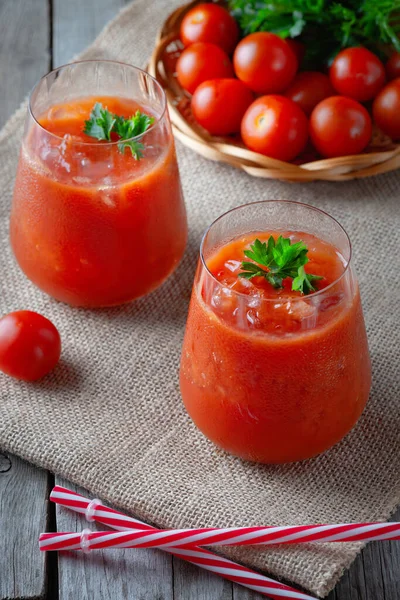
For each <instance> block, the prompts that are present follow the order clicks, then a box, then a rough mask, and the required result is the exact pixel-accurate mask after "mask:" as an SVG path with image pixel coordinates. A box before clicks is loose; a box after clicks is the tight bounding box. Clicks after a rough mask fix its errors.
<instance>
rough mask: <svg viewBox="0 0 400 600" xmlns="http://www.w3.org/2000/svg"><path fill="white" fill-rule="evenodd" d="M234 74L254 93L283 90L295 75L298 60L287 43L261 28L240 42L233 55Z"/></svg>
mask: <svg viewBox="0 0 400 600" xmlns="http://www.w3.org/2000/svg"><path fill="white" fill-rule="evenodd" d="M233 66H234V69H235V73H236V75H237V77H238V78H239V79H240V80H241V81H243V82H244V83H245V84H246V85H247V86H248V87H249V88H250V89H251V90H253V92H256V93H257V94H278V93H280V92H283V91H284V90H285V89H286V88H287V87H288V85H289V84H290V83H291V81H292V79H293V77H294V76H295V74H296V71H297V66H298V61H297V58H296V56H295V54H294V53H293V51H292V50H291V48H290V46H289V44H288V43H287V42H286V41H285V40H283V39H282V38H280V37H279V36H277V35H275V34H274V33H267V32H265V31H260V32H258V33H251V34H250V35H248V36H246V37H245V38H243V40H241V41H240V42H239V44H238V45H237V46H236V50H235V52H234V55H233Z"/></svg>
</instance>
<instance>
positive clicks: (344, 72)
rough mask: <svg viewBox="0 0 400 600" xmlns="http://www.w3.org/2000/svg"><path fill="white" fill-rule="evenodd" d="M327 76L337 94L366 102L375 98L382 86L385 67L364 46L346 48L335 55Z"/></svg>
mask: <svg viewBox="0 0 400 600" xmlns="http://www.w3.org/2000/svg"><path fill="white" fill-rule="evenodd" d="M329 76H330V79H331V82H332V85H333V87H334V88H335V90H336V91H337V92H338V93H339V94H342V95H343V96H348V97H349V98H353V99H354V100H358V101H359V102H366V101H367V100H371V98H375V96H376V95H377V93H378V92H379V91H380V89H381V88H382V87H383V86H384V84H385V67H384V66H383V63H382V62H381V61H380V60H379V58H378V57H377V56H375V54H372V52H370V51H369V50H367V49H366V48H362V47H357V48H346V49H345V50H342V51H341V52H339V54H338V55H337V56H336V58H335V60H334V61H333V63H332V66H331V68H330V71H329Z"/></svg>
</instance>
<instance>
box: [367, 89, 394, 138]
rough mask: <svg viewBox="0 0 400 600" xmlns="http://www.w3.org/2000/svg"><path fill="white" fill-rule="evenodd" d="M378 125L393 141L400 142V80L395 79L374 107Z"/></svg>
mask: <svg viewBox="0 0 400 600" xmlns="http://www.w3.org/2000/svg"><path fill="white" fill-rule="evenodd" d="M372 113H373V115H374V119H375V122H376V124H377V125H378V127H379V128H380V129H382V131H383V132H384V133H386V135H388V136H389V137H391V138H392V140H400V78H398V79H393V81H391V82H390V83H388V84H387V86H385V87H384V88H383V90H382V91H381V92H380V93H379V94H378V95H377V97H376V98H375V100H374V103H373V105H372Z"/></svg>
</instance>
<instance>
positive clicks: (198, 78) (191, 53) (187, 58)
mask: <svg viewBox="0 0 400 600" xmlns="http://www.w3.org/2000/svg"><path fill="white" fill-rule="evenodd" d="M176 73H177V78H178V81H179V83H180V85H181V86H182V87H183V89H185V90H186V91H188V92H189V93H190V94H193V92H194V91H195V89H196V88H197V87H198V86H199V85H200V84H201V83H203V81H207V80H208V79H218V78H225V77H233V75H234V73H233V67H232V63H231V61H230V60H229V56H228V55H227V54H226V52H224V51H223V50H222V49H221V48H220V47H219V46H216V45H215V44H208V43H206V42H198V43H196V44H192V45H191V46H189V47H188V48H186V49H185V50H184V51H183V52H182V54H181V55H180V57H179V58H178V61H177V63H176Z"/></svg>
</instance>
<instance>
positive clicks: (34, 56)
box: [0, 0, 50, 127]
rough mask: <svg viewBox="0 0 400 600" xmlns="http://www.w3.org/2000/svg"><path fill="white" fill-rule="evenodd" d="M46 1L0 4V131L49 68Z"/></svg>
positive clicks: (0, 0)
mask: <svg viewBox="0 0 400 600" xmlns="http://www.w3.org/2000/svg"><path fill="white" fill-rule="evenodd" d="M49 40H50V25H49V4H48V1H47V0H29V2H27V1H26V0H0V81H1V102H0V127H1V126H2V125H3V124H4V122H5V121H6V120H7V118H8V117H9V116H10V115H11V114H12V112H13V111H14V110H15V109H16V108H17V107H18V105H19V104H20V103H21V102H22V100H23V99H24V97H25V96H26V94H28V92H29V91H30V89H31V88H32V87H33V86H34V84H35V83H36V81H37V80H38V79H39V78H40V77H41V76H42V75H44V74H45V73H46V72H47V71H48V70H49V66H50V53H49Z"/></svg>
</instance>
